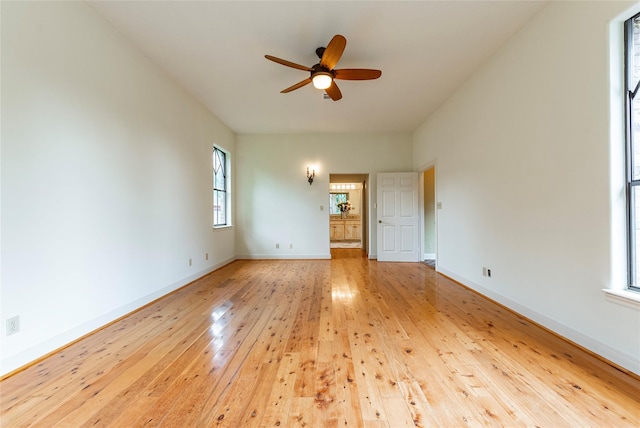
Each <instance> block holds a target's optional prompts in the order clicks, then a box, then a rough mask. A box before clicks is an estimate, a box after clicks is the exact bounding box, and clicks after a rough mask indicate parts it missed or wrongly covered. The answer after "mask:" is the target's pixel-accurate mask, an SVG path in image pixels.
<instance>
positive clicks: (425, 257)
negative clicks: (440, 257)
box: [422, 253, 436, 260]
mask: <svg viewBox="0 0 640 428" xmlns="http://www.w3.org/2000/svg"><path fill="white" fill-rule="evenodd" d="M435 259H436V253H424V255H423V256H422V260H435Z"/></svg>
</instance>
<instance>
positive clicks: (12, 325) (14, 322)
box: [7, 317, 20, 336]
mask: <svg viewBox="0 0 640 428" xmlns="http://www.w3.org/2000/svg"><path fill="white" fill-rule="evenodd" d="M19 331H20V317H13V318H9V319H7V336H11V335H12V334H16V333H17V332H19Z"/></svg>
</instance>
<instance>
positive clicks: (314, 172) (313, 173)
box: [307, 167, 316, 186]
mask: <svg viewBox="0 0 640 428" xmlns="http://www.w3.org/2000/svg"><path fill="white" fill-rule="evenodd" d="M315 176H316V170H315V169H314V170H312V171H311V172H309V167H307V181H308V182H309V186H311V184H313V178H314V177H315Z"/></svg>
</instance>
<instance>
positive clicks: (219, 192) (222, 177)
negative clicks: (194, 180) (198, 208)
mask: <svg viewBox="0 0 640 428" xmlns="http://www.w3.org/2000/svg"><path fill="white" fill-rule="evenodd" d="M227 169H228V168H227V154H226V153H225V152H223V151H222V150H220V149H219V148H217V147H214V148H213V226H214V227H217V226H227V225H228V221H227V214H228V212H229V210H228V203H229V196H228V189H229V179H228V177H227V172H228V171H227Z"/></svg>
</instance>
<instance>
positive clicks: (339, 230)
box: [328, 174, 369, 253]
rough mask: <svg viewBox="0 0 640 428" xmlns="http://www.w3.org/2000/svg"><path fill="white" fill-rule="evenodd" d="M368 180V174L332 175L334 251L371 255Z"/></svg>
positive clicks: (330, 215) (331, 219) (330, 195)
mask: <svg viewBox="0 0 640 428" xmlns="http://www.w3.org/2000/svg"><path fill="white" fill-rule="evenodd" d="M368 180H369V175H368V174H330V175H329V195H328V197H329V210H328V211H329V240H330V248H354V249H360V250H363V251H365V252H367V245H368V227H367V224H368V209H367V206H368V200H369V196H368V190H369V186H368ZM367 253H368V252H367Z"/></svg>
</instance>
